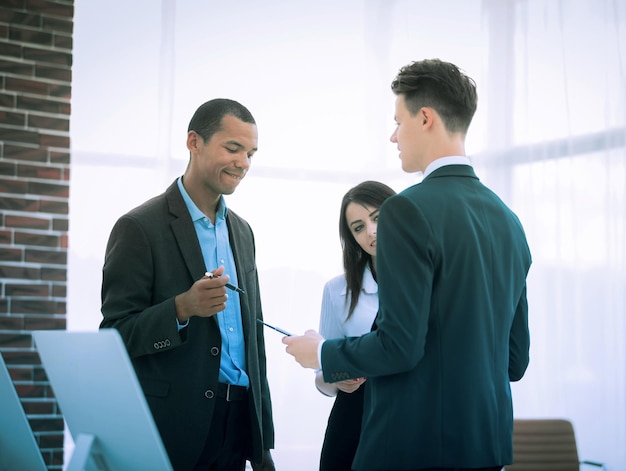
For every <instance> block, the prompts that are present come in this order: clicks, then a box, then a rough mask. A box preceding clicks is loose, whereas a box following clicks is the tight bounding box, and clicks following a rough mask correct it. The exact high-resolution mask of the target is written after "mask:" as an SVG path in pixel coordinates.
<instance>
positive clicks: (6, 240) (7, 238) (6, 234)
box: [0, 231, 13, 245]
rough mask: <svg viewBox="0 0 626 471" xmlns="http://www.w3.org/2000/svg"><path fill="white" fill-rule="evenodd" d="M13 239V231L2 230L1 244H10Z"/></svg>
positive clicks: (0, 235)
mask: <svg viewBox="0 0 626 471" xmlns="http://www.w3.org/2000/svg"><path fill="white" fill-rule="evenodd" d="M12 241H13V232H11V231H0V244H7V245H8V244H10V243H11V242H12Z"/></svg>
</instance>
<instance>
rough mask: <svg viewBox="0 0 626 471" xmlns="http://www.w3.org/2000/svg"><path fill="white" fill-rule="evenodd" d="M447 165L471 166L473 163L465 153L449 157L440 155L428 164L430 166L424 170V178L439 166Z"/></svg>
mask: <svg viewBox="0 0 626 471" xmlns="http://www.w3.org/2000/svg"><path fill="white" fill-rule="evenodd" d="M446 165H469V166H471V165H472V163H471V162H470V159H469V157H466V156H464V155H451V156H448V157H440V158H438V159H435V160H433V161H432V162H431V163H429V164H428V166H427V167H426V170H424V178H426V177H427V176H428V175H430V174H431V173H433V172H434V171H435V170H437V169H438V168H441V167H444V166H446Z"/></svg>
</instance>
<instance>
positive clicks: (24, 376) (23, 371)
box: [8, 366, 34, 383]
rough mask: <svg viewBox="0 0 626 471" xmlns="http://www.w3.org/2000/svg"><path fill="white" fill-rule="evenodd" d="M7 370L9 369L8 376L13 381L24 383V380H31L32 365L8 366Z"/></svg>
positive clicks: (32, 375)
mask: <svg viewBox="0 0 626 471" xmlns="http://www.w3.org/2000/svg"><path fill="white" fill-rule="evenodd" d="M8 370H9V376H11V379H12V380H13V382H22V383H25V382H32V381H33V377H34V374H33V370H34V368H33V367H32V366H28V367H23V366H22V367H16V368H8Z"/></svg>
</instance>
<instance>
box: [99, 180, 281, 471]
mask: <svg viewBox="0 0 626 471" xmlns="http://www.w3.org/2000/svg"><path fill="white" fill-rule="evenodd" d="M226 221H227V224H228V232H229V236H230V244H231V247H232V250H233V254H234V257H235V265H236V267H237V280H238V282H239V286H241V287H242V288H243V289H244V290H245V292H246V294H242V295H241V298H240V299H241V316H242V321H243V330H244V335H245V348H246V367H247V373H248V376H249V378H250V389H249V391H250V394H249V396H250V403H249V406H250V420H251V424H252V432H253V435H252V437H251V438H252V443H251V450H250V452H251V458H254V460H255V461H261V453H262V450H264V449H265V450H267V449H271V448H273V447H274V428H273V422H272V408H271V401H270V393H269V387H268V382H267V377H266V361H265V343H264V338H263V329H262V326H261V325H260V324H259V323H257V322H256V319H257V318H261V319H262V311H261V300H260V295H259V284H258V277H257V270H256V263H255V246H254V237H253V233H252V230H251V229H250V226H249V225H248V223H247V222H246V221H244V220H243V219H241V218H240V217H239V216H237V215H236V214H235V213H234V212H233V211H231V210H230V209H229V210H228V214H227V219H226ZM205 271H206V267H205V266H204V260H203V258H202V252H201V250H200V244H199V243H198V238H197V236H196V231H195V228H194V226H193V222H192V220H191V216H190V215H189V211H188V210H187V207H186V205H185V202H184V200H183V197H182V195H181V194H180V191H179V189H178V185H177V183H176V182H174V183H173V184H172V185H171V186H170V187H169V188H168V189H167V190H166V192H165V193H163V194H162V195H160V196H157V197H155V198H153V199H151V200H150V201H147V202H146V203H144V204H143V205H141V206H139V207H138V208H135V209H134V210H132V211H130V212H129V213H128V214H126V215H124V216H122V217H121V218H120V219H119V220H118V221H117V222H116V224H115V226H114V227H113V230H112V231H111V235H110V237H109V242H108V245H107V249H106V256H105V261H104V268H103V282H102V314H103V316H104V320H103V321H102V323H101V327H103V328H106V327H108V328H111V327H114V328H116V329H117V330H119V332H120V334H121V335H122V338H123V339H124V342H125V344H126V347H127V349H128V352H129V355H130V357H131V359H132V361H133V364H134V366H135V370H136V372H137V376H138V378H139V381H140V383H141V385H142V388H143V391H144V393H145V395H146V398H147V400H148V405H149V406H150V409H151V411H152V414H153V416H154V419H155V422H156V424H157V426H158V429H159V432H160V434H161V437H162V439H163V443H164V445H165V448H166V449H167V452H168V454H169V457H170V460H171V462H172V465H173V466H174V469H176V470H177V471H178V470H187V469H190V468H191V466H193V464H194V463H195V462H196V460H197V459H198V457H199V454H200V452H201V451H202V448H203V446H204V443H205V441H206V439H207V435H208V432H209V427H210V425H211V417H212V414H213V405H214V403H215V399H214V398H215V396H214V394H215V391H216V388H217V382H218V374H219V367H220V354H221V347H222V341H221V334H220V330H219V326H218V324H217V321H216V318H215V317H210V318H199V317H192V318H191V319H190V321H189V326H188V327H186V328H185V329H183V330H181V331H180V332H178V328H177V323H176V311H175V307H174V297H175V296H176V295H178V294H180V293H182V292H184V291H186V290H188V289H189V288H190V287H191V285H192V284H193V283H194V281H196V280H198V279H200V278H202V276H203V275H204V273H205ZM260 326H261V327H260ZM242 439H243V437H242Z"/></svg>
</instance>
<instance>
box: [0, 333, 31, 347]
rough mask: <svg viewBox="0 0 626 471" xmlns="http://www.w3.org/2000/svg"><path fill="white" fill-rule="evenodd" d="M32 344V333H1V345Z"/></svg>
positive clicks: (28, 345)
mask: <svg viewBox="0 0 626 471" xmlns="http://www.w3.org/2000/svg"><path fill="white" fill-rule="evenodd" d="M31 345H32V342H31V339H30V335H27V334H20V333H17V332H16V333H0V347H2V348H29V347H30V346H31Z"/></svg>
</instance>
